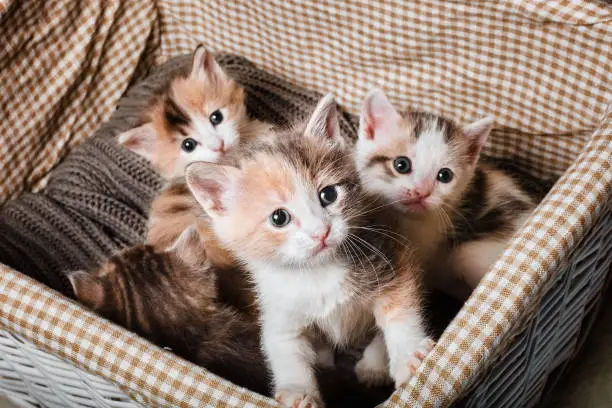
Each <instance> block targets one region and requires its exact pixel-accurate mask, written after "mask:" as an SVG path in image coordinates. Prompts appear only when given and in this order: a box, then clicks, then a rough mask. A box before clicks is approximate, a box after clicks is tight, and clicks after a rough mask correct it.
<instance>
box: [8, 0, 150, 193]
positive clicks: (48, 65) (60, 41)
mask: <svg viewBox="0 0 612 408" xmlns="http://www.w3.org/2000/svg"><path fill="white" fill-rule="evenodd" d="M154 12H155V10H154V5H153V4H152V2H145V1H122V2H119V1H117V2H114V1H112V2H107V1H102V0H92V1H86V2H73V1H57V0H50V1H44V2H40V1H35V0H26V1H22V2H12V1H10V2H8V3H5V4H4V5H3V6H0V38H1V39H2V43H3V46H2V47H0V83H2V86H3V92H1V93H0V117H2V121H0V175H1V178H0V205H1V204H2V202H3V201H5V200H8V199H10V198H12V197H14V196H16V195H17V194H18V193H19V192H21V191H23V190H30V189H34V190H36V189H39V188H41V187H43V186H44V183H45V182H46V177H47V174H48V173H49V171H50V170H51V169H52V168H53V166H54V165H55V164H56V163H58V162H59V161H60V160H61V159H62V158H63V157H65V155H66V154H67V153H68V152H69V151H70V149H71V148H73V147H74V146H76V145H77V144H78V143H79V142H81V141H82V140H84V139H85V138H86V137H87V136H89V135H91V134H92V133H93V132H94V131H95V130H96V129H97V127H98V126H99V125H100V124H101V123H102V122H103V121H105V120H107V119H108V118H109V117H110V114H111V113H112V111H113V110H114V108H115V104H116V102H117V100H118V99H119V98H120V97H121V94H122V93H123V92H124V91H125V89H126V87H127V85H128V82H129V80H130V78H131V75H132V73H133V71H134V69H135V67H136V65H137V63H138V61H139V58H140V55H141V54H142V52H143V50H144V47H145V45H146V40H147V37H148V35H149V32H150V31H151V26H152V24H153V21H154ZM67 39H70V40H69V41H67Z"/></svg>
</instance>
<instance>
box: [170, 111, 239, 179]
mask: <svg viewBox="0 0 612 408" xmlns="http://www.w3.org/2000/svg"><path fill="white" fill-rule="evenodd" d="M220 111H221V113H222V114H223V117H224V119H223V122H221V123H220V124H218V125H217V126H213V125H212V123H210V119H209V118H208V117H205V116H202V115H201V114H199V113H193V112H188V114H189V117H190V119H191V123H192V126H190V127H189V129H188V133H187V135H186V136H185V137H184V138H183V140H184V139H186V138H191V139H193V140H195V141H196V142H198V145H197V146H196V148H195V150H194V151H192V152H186V151H184V150H183V149H182V148H181V146H180V145H179V149H181V151H180V154H179V157H178V159H177V160H176V162H175V165H174V173H173V177H180V176H182V175H183V174H184V173H185V169H186V168H187V166H188V165H189V164H191V163H194V162H199V161H204V162H210V163H217V162H219V160H220V159H221V158H222V157H223V153H221V152H215V151H213V149H218V148H219V146H221V141H222V140H223V143H224V149H225V152H227V151H228V150H230V149H232V148H233V147H235V146H236V145H238V142H239V141H240V134H239V132H238V126H237V124H236V122H235V121H233V120H230V119H227V114H228V112H227V109H226V108H223V109H220Z"/></svg>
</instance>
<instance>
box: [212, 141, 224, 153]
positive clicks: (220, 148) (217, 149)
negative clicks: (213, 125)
mask: <svg viewBox="0 0 612 408" xmlns="http://www.w3.org/2000/svg"><path fill="white" fill-rule="evenodd" d="M210 150H212V151H213V152H215V153H219V152H221V153H225V142H224V141H223V139H221V141H220V142H219V144H218V145H217V146H215V147H212V148H211V149H210Z"/></svg>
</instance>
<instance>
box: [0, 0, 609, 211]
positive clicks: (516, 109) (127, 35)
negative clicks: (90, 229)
mask: <svg viewBox="0 0 612 408" xmlns="http://www.w3.org/2000/svg"><path fill="white" fill-rule="evenodd" d="M0 4H3V5H2V6H0V18H2V20H1V21H0V38H5V39H8V41H6V44H8V46H6V47H3V48H2V49H0V81H1V82H2V83H3V84H7V85H6V87H7V88H6V89H5V92H3V93H2V95H0V109H2V112H1V113H2V117H3V118H6V120H3V121H2V122H0V138H1V139H0V140H1V143H0V170H1V171H2V173H1V174H2V176H3V177H2V180H0V204H1V203H2V202H3V201H5V200H7V199H9V198H11V197H14V196H15V195H17V194H18V193H19V192H21V191H23V190H33V191H36V190H38V189H40V188H42V187H43V186H44V184H45V182H46V176H47V174H48V172H49V170H50V169H51V168H52V167H53V166H54V165H55V164H56V163H57V162H58V161H59V160H61V158H62V157H65V155H66V154H67V153H68V152H69V150H70V149H71V148H72V147H74V146H75V145H76V144H78V143H79V142H80V141H82V140H83V139H84V138H86V137H87V136H89V135H90V134H91V133H92V131H93V130H94V129H95V128H97V127H98V126H99V125H100V124H101V123H102V122H103V121H104V120H106V119H108V117H109V115H110V113H111V111H112V109H113V108H114V106H115V104H116V102H117V100H118V98H119V97H120V95H121V93H122V92H123V91H124V90H125V88H126V86H127V84H128V83H129V80H130V79H131V78H132V75H134V74H135V73H136V74H138V73H142V72H146V71H147V65H148V64H151V63H153V62H157V63H160V62H162V61H165V60H167V59H169V58H171V57H174V56H177V55H179V54H184V53H188V52H191V51H192V49H193V47H194V46H195V44H196V43H198V42H202V43H204V44H206V45H207V47H208V48H209V49H211V50H213V51H223V52H235V53H238V54H241V55H244V56H246V57H248V58H249V59H251V60H252V61H254V62H255V63H256V64H257V65H258V66H260V67H261V68H263V69H265V70H267V71H270V72H273V73H275V74H277V75H279V76H281V77H283V78H285V79H288V80H289V81H290V82H293V83H296V84H299V85H303V86H305V87H307V88H310V89H313V90H317V91H319V92H321V93H326V92H329V91H332V92H334V93H335V94H336V95H337V96H338V99H339V101H340V102H341V103H343V104H344V105H345V106H346V107H347V108H348V109H349V110H350V111H352V112H353V113H356V112H358V110H359V104H360V103H361V100H362V98H363V96H364V95H365V93H366V91H367V90H368V89H369V88H370V87H372V86H374V85H378V86H381V87H383V88H384V89H385V90H386V91H387V93H388V95H389V97H390V98H391V100H392V101H393V102H394V103H396V104H397V105H398V106H403V107H408V106H412V107H415V108H420V109H425V110H429V111H432V112H437V113H442V114H445V115H448V116H451V117H454V118H456V119H458V120H459V121H461V122H467V121H471V120H474V119H477V118H480V117H483V116H485V115H487V114H492V115H494V116H495V117H496V119H497V124H498V126H497V127H498V128H499V129H501V131H500V132H496V133H494V134H493V137H492V138H491V144H490V145H489V146H487V147H486V149H485V153H488V154H490V155H493V156H496V157H504V158H515V159H517V160H519V161H520V162H521V163H522V164H524V165H525V166H526V167H527V169H529V170H532V171H533V172H534V173H535V175H539V176H544V177H548V176H552V175H559V174H561V173H562V171H563V169H565V168H567V166H569V164H570V163H571V159H572V158H573V157H575V156H576V155H577V154H578V153H579V152H580V151H581V149H582V148H583V147H584V144H585V143H586V138H585V135H588V134H591V133H592V132H593V130H594V129H595V128H596V127H597V124H598V121H597V120H598V118H600V117H601V115H602V114H603V113H604V109H605V105H606V103H607V101H608V100H609V99H610V97H611V96H612V91H611V89H610V87H609V86H607V84H606V80H607V78H609V77H610V76H611V74H612V55H611V53H610V52H609V51H610V50H609V48H610V45H609V44H610V38H611V31H612V29H611V28H610V27H611V24H610V20H612V10H611V6H610V5H606V4H605V3H604V2H600V1H585V0H573V1H572V0H553V1H544V0H537V1H536V0H515V1H500V2H446V1H433V0H419V1H411V2H404V1H401V0H386V1H382V2H374V3H370V4H364V3H363V2H361V1H358V0H347V1H343V2H336V3H334V4H327V3H321V4H318V3H314V2H313V3H309V4H302V3H301V2H298V1H282V0H274V1H269V0H255V1H251V0H237V1H232V2H222V1H207V2H201V1H198V0H188V1H183V0H160V1H157V2H152V1H150V0H134V1H129V2H103V1H102V0H94V1H88V2H71V1H68V0H50V1H46V2H44V3H42V4H41V3H40V2H35V0H26V1H22V2H13V1H10V0H9V1H8V2H6V1H5V2H4V3H0ZM66 38H70V41H65V39H66ZM145 49H146V50H147V54H146V55H145V56H144V57H143V58H142V59H141V56H142V54H143V50H145ZM139 61H140V62H141V64H138V62H139ZM559 150H560V151H562V154H556V153H555V152H557V151H559ZM526 157H528V158H529V159H525V158H526ZM526 160H527V161H526ZM534 163H537V165H535V166H531V165H532V164H534Z"/></svg>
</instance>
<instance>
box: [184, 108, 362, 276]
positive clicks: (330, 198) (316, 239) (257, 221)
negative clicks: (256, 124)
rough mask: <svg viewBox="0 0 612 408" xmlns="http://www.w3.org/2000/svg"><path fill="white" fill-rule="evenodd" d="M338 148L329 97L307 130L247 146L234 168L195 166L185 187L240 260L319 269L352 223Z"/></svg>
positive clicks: (344, 160)
mask: <svg viewBox="0 0 612 408" xmlns="http://www.w3.org/2000/svg"><path fill="white" fill-rule="evenodd" d="M343 146H344V144H343V143H342V141H341V136H340V131H339V128H338V123H337V118H336V108H335V102H334V101H333V98H332V97H331V96H328V97H326V98H324V99H322V101H321V102H320V103H319V105H318V106H317V108H316V109H315V113H314V114H313V117H312V118H311V120H310V122H309V123H308V125H307V126H306V127H305V129H304V128H302V129H293V130H289V131H285V132H281V133H279V134H277V135H275V137H271V138H268V139H266V140H260V141H258V143H256V144H253V145H251V146H247V147H246V148H245V151H243V152H240V154H238V155H237V161H236V163H235V164H236V165H237V167H233V166H221V165H213V164H208V163H197V164H193V165H191V166H189V168H188V169H187V182H188V184H189V186H190V188H191V189H192V191H193V193H194V196H195V197H196V199H197V200H198V201H199V202H200V204H201V205H202V206H203V207H204V209H205V210H206V212H207V213H208V214H209V215H210V216H211V218H212V219H213V225H214V229H215V231H216V233H217V235H218V236H219V238H220V239H221V240H222V241H224V242H225V244H226V245H228V247H231V248H232V249H233V250H234V251H235V252H236V254H237V255H238V256H239V257H240V258H242V259H243V260H245V261H247V262H263V263H273V264H275V265H279V266H300V265H312V264H317V263H321V262H325V261H326V260H329V259H330V258H331V257H333V256H334V255H335V254H336V253H337V251H339V250H340V245H341V244H342V242H343V241H344V240H345V239H346V237H347V235H348V233H349V229H350V225H351V219H352V218H354V217H353V213H354V212H355V210H354V205H353V203H354V202H355V201H356V198H355V197H356V196H358V195H359V190H358V187H357V183H356V181H357V180H356V176H355V170H354V165H353V164H352V160H351V158H350V157H349V156H348V155H347V154H346V152H345V150H344V147H343Z"/></svg>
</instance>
